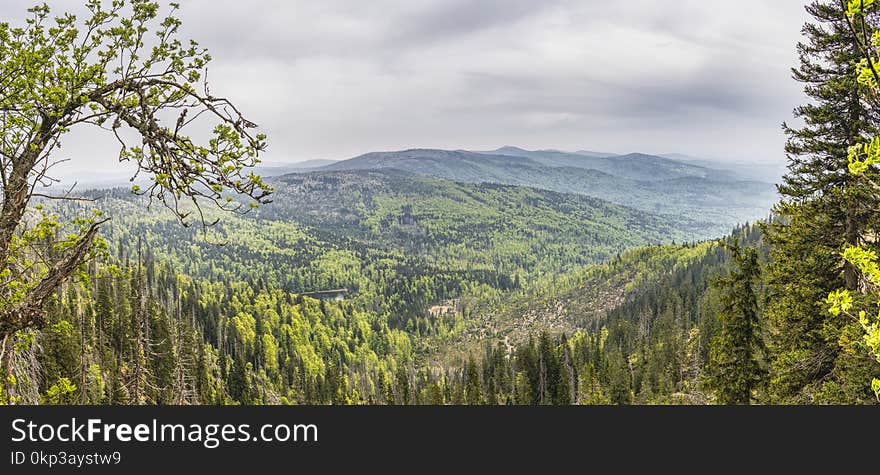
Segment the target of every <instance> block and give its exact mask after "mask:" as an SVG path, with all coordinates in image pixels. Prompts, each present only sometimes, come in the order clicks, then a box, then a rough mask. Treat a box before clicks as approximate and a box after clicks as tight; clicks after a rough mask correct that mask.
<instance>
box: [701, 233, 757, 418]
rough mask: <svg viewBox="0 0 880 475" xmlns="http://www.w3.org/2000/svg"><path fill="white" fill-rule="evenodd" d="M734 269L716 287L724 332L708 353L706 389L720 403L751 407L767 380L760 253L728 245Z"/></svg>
mask: <svg viewBox="0 0 880 475" xmlns="http://www.w3.org/2000/svg"><path fill="white" fill-rule="evenodd" d="M727 247H728V249H729V250H730V252H731V269H730V272H729V274H728V275H727V276H726V277H720V278H718V279H716V280H715V282H713V285H714V286H715V287H716V288H717V289H718V290H719V292H720V294H721V306H722V308H721V312H720V314H719V316H718V319H719V320H720V321H721V332H720V334H719V335H718V336H716V337H715V338H714V339H713V341H712V345H711V350H710V353H709V366H708V370H709V374H708V376H707V378H706V386H707V388H709V389H710V390H712V391H714V393H715V398H716V401H717V402H718V403H720V404H751V402H752V401H753V400H754V398H755V397H754V393H755V390H756V389H757V388H758V386H759V385H760V383H761V382H762V381H763V380H764V376H765V372H766V370H765V368H764V363H763V357H764V339H763V332H762V329H761V320H760V314H759V309H758V297H757V293H756V289H755V286H756V285H757V283H758V281H759V279H760V277H761V268H760V266H759V265H758V252H757V251H756V250H755V249H754V248H750V247H749V248H745V249H741V248H740V247H739V242H738V241H737V240H734V243H733V244H732V245H727Z"/></svg>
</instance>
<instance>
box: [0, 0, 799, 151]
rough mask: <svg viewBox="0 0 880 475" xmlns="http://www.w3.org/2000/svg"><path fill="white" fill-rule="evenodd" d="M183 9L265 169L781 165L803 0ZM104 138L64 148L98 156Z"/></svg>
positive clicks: (528, 0)
mask: <svg viewBox="0 0 880 475" xmlns="http://www.w3.org/2000/svg"><path fill="white" fill-rule="evenodd" d="M31 3H32V2H25V1H20V0H11V1H10V0H4V1H3V2H2V6H0V14H2V17H3V18H4V19H8V20H12V19H14V18H20V17H21V14H20V13H19V12H20V11H22V10H23V8H25V7H26V6H27V5H29V4H31ZM49 3H50V4H52V5H55V6H56V7H57V6H59V5H62V4H65V3H68V2H60V1H57V0H56V1H54V2H49ZM71 3H74V2H71ZM76 3H81V2H76ZM180 3H181V4H182V17H183V20H184V25H183V28H182V36H185V37H192V38H194V39H196V40H198V41H200V43H201V44H202V45H203V46H206V47H208V48H209V50H210V51H211V53H212V55H213V57H214V61H213V63H212V65H211V67H210V80H211V83H212V91H213V92H215V93H217V94H219V95H225V96H228V97H231V98H233V99H234V100H235V101H237V102H238V103H239V105H240V106H241V108H242V109H243V110H244V111H246V112H247V115H249V117H250V118H251V119H252V120H253V121H254V122H256V123H258V124H259V125H260V126H261V127H262V128H263V129H264V130H265V131H266V132H267V133H268V134H269V140H270V149H269V153H268V154H267V155H266V157H265V159H266V160H267V161H273V162H283V161H300V160H306V159H314V158H334V159H341V158H348V157H351V156H354V155H358V154H360V153H364V152H368V151H374V150H397V149H405V148H413V147H431V148H449V149H459V148H461V149H478V150H485V149H494V148H497V147H499V146H502V145H517V146H521V147H525V148H557V149H565V150H578V149H589V150H598V151H609V152H630V151H640V152H650V153H669V152H679V153H685V154H690V155H696V156H704V157H711V158H717V159H725V160H736V161H763V162H781V161H783V159H784V158H783V152H782V147H783V142H784V137H783V135H782V133H781V132H780V124H781V122H783V121H785V120H790V117H791V109H792V108H793V107H795V106H796V105H797V104H798V103H800V102H802V100H803V98H802V93H801V88H800V86H799V85H798V84H797V83H795V82H794V81H792V80H791V79H790V71H789V68H790V67H791V66H793V65H794V64H795V58H796V55H795V44H796V42H797V41H798V39H799V38H800V28H801V26H802V24H803V22H804V21H805V20H806V16H805V14H804V13H803V4H804V1H800V0H772V1H770V0H739V1H736V2H716V1H711V2H710V1H705V0H664V1H657V0H653V1H650V0H627V1H608V0H546V1H539V0H482V1H480V0H371V1H362V0H346V1H343V0H253V1H241V0H182V1H180ZM68 4H69V3H68ZM56 9H57V8H56ZM103 140H105V141H109V144H108V146H107V147H106V150H105V148H104V147H103V146H101V145H100V144H101V143H102V142H101V141H96V140H95V138H93V137H88V138H85V137H83V136H78V137H74V138H72V139H71V140H69V141H68V143H67V144H65V145H66V148H65V153H66V154H70V155H71V156H72V158H75V159H76V160H75V161H76V162H77V163H79V164H81V165H82V166H86V167H104V166H109V165H110V163H111V162H110V161H107V157H108V156H110V157H112V155H113V153H114V152H115V148H114V147H115V145H114V144H113V143H112V138H109V137H103Z"/></svg>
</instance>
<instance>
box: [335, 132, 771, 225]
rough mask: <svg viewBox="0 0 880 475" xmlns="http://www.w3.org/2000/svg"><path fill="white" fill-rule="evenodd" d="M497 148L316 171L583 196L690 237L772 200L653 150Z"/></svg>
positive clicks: (421, 153) (427, 152)
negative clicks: (655, 217) (602, 153)
mask: <svg viewBox="0 0 880 475" xmlns="http://www.w3.org/2000/svg"><path fill="white" fill-rule="evenodd" d="M500 150H501V151H503V152H505V153H507V155H503V154H499V153H495V152H469V151H464V150H455V151H451V150H432V149H414V150H404V151H397V152H373V153H368V154H365V155H361V156H358V157H355V158H352V159H350V160H344V161H341V162H336V163H334V164H331V165H329V166H325V167H321V168H319V169H318V170H317V171H342V170H387V169H396V170H401V171H405V172H409V173H412V174H416V175H422V176H433V177H438V178H444V179H448V180H453V181H458V182H464V183H499V184H508V185H518V186H529V187H534V188H541V189H545V190H551V191H557V192H561V193H575V194H581V195H587V196H592V197H595V198H600V199H603V200H607V201H610V202H612V203H616V204H620V205H624V206H628V207H632V208H635V209H639V210H642V211H648V212H651V213H654V214H663V215H666V216H668V217H672V218H674V219H682V220H687V221H694V222H698V223H701V224H700V225H699V227H698V228H697V229H695V233H694V235H693V236H692V238H693V239H700V238H708V237H716V236H721V235H724V234H726V233H728V232H729V231H730V230H731V229H732V228H733V227H734V226H736V225H737V224H739V223H743V222H746V221H753V220H755V219H760V218H763V217H765V216H766V215H767V213H768V212H769V210H770V207H771V206H772V204H773V203H774V202H775V201H776V194H775V188H774V187H773V186H772V185H770V184H767V183H762V182H757V181H748V180H741V179H738V178H737V177H735V176H732V175H731V174H730V173H726V172H724V171H722V170H715V169H710V168H705V167H701V166H697V165H691V164H687V163H683V162H679V161H675V160H671V159H668V158H663V157H656V156H653V155H644V154H629V155H623V156H619V157H610V158H608V157H606V158H601V157H587V156H583V155H577V154H570V153H566V152H559V151H527V150H522V149H516V148H514V147H505V148H503V149H500ZM496 152H497V151H496Z"/></svg>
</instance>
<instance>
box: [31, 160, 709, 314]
mask: <svg viewBox="0 0 880 475" xmlns="http://www.w3.org/2000/svg"><path fill="white" fill-rule="evenodd" d="M268 181H269V183H271V184H272V185H273V186H274V187H275V189H276V192H275V194H274V195H273V200H274V201H273V203H271V204H269V205H267V206H263V207H260V208H259V209H257V210H255V211H252V212H251V213H249V214H246V215H242V216H235V215H229V214H222V213H219V212H216V211H209V210H205V212H206V213H208V214H207V215H206V218H207V219H208V220H209V221H211V220H213V219H214V218H222V219H221V220H220V221H219V223H218V224H217V225H216V226H213V227H210V228H208V229H206V230H205V229H201V228H200V227H199V226H190V227H183V226H180V224H179V223H178V222H177V220H176V219H175V217H174V216H173V215H172V214H171V213H170V212H167V211H164V210H162V209H161V208H159V209H155V208H154V209H153V210H146V209H145V200H144V199H143V198H141V197H137V196H133V195H131V193H130V192H128V191H127V190H126V189H116V190H101V191H94V192H91V194H90V195H89V196H91V197H93V198H95V199H97V201H96V202H95V203H94V206H97V207H99V208H101V209H102V210H104V211H105V212H106V215H107V216H109V217H111V218H112V221H111V222H110V223H108V224H107V225H105V227H104V229H103V231H102V232H103V233H104V235H105V236H106V237H107V239H108V241H109V242H110V243H111V247H112V248H113V249H114V253H117V254H119V253H120V250H121V249H128V251H129V252H130V251H131V250H132V248H131V243H136V242H139V241H140V240H142V241H143V245H144V246H145V247H146V248H148V249H149V250H150V253H151V254H152V255H154V256H156V258H157V259H160V260H162V261H165V262H169V263H174V266H175V271H176V272H180V273H181V274H183V275H188V276H192V277H193V278H201V279H208V280H211V281H224V282H251V283H255V282H262V284H260V285H268V286H271V287H273V288H279V289H283V290H285V291H290V292H296V293H309V292H315V291H323V290H328V289H343V288H344V289H347V291H348V292H349V295H348V297H347V298H349V299H351V300H353V301H354V302H355V303H357V304H358V305H362V306H363V307H364V308H370V309H372V311H374V312H379V313H381V314H383V315H385V314H386V313H387V315H389V316H390V317H389V318H391V319H392V321H393V322H394V323H395V324H399V325H403V324H405V323H406V322H407V321H408V320H409V319H413V318H421V317H423V316H424V312H425V309H426V308H428V307H430V306H433V305H438V302H442V301H444V300H447V299H458V298H462V297H463V296H466V295H469V294H470V293H471V292H477V291H478V293H479V294H480V295H483V296H489V295H493V294H496V293H498V292H504V291H507V290H510V289H512V288H516V287H518V286H519V285H521V284H520V281H521V280H522V281H529V280H532V279H534V278H537V277H538V276H541V275H552V274H562V273H565V272H568V271H570V270H574V269H577V268H579V267H581V266H584V265H588V264H596V263H599V262H604V261H606V260H608V259H611V258H613V257H614V256H616V255H617V254H619V253H621V252H624V251H626V250H628V249H632V248H635V247H638V246H644V245H656V244H660V243H664V242H669V241H671V240H677V241H679V242H682V241H684V240H686V239H688V238H689V236H690V235H691V234H692V233H693V232H694V231H693V230H694V229H695V228H698V227H699V224H698V223H694V222H691V221H688V220H680V219H671V218H667V217H662V216H655V215H653V214H650V213H646V212H642V211H638V210H634V209H630V208H626V207H623V206H620V205H615V204H612V203H608V202H606V201H602V200H599V199H596V198H591V197H587V196H583V195H575V194H563V193H557V192H552V191H547V190H540V189H535V188H528V187H516V186H510V185H498V184H488V183H482V184H468V183H458V182H452V181H449V180H443V179H439V178H432V177H421V176H415V175H412V174H408V173H405V172H400V171H395V170H378V171H343V172H311V173H298V174H290V175H286V176H283V177H277V178H270V179H268ZM47 205H50V206H53V207H54V209H58V210H59V211H64V208H63V206H64V205H63V204H52V203H47ZM71 206H75V208H74V209H80V208H81V207H82V206H84V205H71ZM219 244H222V245H219ZM255 285H256V284H255Z"/></svg>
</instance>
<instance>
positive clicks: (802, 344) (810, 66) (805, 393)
mask: <svg viewBox="0 0 880 475" xmlns="http://www.w3.org/2000/svg"><path fill="white" fill-rule="evenodd" d="M807 11H808V12H809V14H810V15H811V16H812V17H813V19H814V21H813V23H810V24H807V25H805V26H804V28H803V33H804V36H805V39H804V41H803V42H801V43H800V44H799V45H798V52H799V56H800V66H799V67H798V68H796V69H794V70H793V75H794V79H796V80H797V81H799V82H801V83H803V84H804V91H805V93H806V94H807V95H808V96H809V97H810V98H811V101H810V102H809V103H808V104H804V105H802V106H800V107H798V108H796V109H795V111H794V115H795V117H796V118H798V119H800V120H802V121H803V123H804V125H803V126H802V127H792V126H788V125H783V128H784V131H785V133H786V134H787V136H788V141H787V144H786V147H785V150H786V153H787V156H788V160H789V172H788V173H787V175H786V176H785V177H784V179H783V183H782V184H781V185H780V186H779V192H780V194H781V195H782V198H783V199H782V201H781V202H780V203H779V204H778V205H777V207H776V209H775V213H776V215H777V218H776V219H775V220H774V221H773V222H772V223H771V224H770V225H768V226H766V228H765V231H766V234H767V239H768V242H769V243H770V244H771V245H772V251H771V260H770V263H769V265H768V268H767V276H768V281H769V282H768V284H769V296H768V302H767V306H766V311H765V313H766V315H767V317H768V318H769V320H770V323H771V327H772V328H771V337H772V338H771V349H772V353H773V356H772V369H771V384H770V394H771V400H772V401H773V402H776V403H810V402H832V403H846V402H854V401H857V400H860V399H861V397H860V396H859V394H869V393H870V391H869V389H868V388H867V387H865V385H864V384H863V383H861V382H860V381H864V380H865V379H866V378H865V377H863V376H862V375H861V373H862V372H864V371H865V367H864V366H865V365H864V358H861V357H859V358H853V357H852V356H851V355H852V352H851V351H847V349H846V348H841V340H842V339H841V338H840V336H841V334H842V333H846V332H848V331H849V327H851V326H853V325H857V323H855V322H851V321H849V320H847V319H846V318H845V317H840V316H833V315H831V314H830V313H829V312H828V311H827V308H826V304H825V303H824V300H825V298H826V296H827V295H828V293H829V292H830V291H832V290H834V289H837V288H846V289H855V288H857V287H858V281H859V279H858V273H857V272H856V269H855V268H854V267H853V266H852V265H849V264H847V263H846V262H845V261H844V260H843V259H842V258H841V255H840V252H841V250H842V249H843V248H844V247H845V246H847V245H855V244H858V243H859V242H860V241H861V240H862V238H863V236H864V234H865V230H866V229H867V228H868V227H869V223H870V221H871V220H872V219H873V215H874V210H876V209H877V207H878V201H877V199H876V197H874V196H872V194H871V193H870V190H869V187H867V186H866V185H865V182H864V181H862V180H859V179H857V178H856V177H853V176H852V175H851V174H850V173H848V170H847V166H848V159H847V151H848V148H849V147H850V146H852V145H855V144H857V143H859V142H860V141H861V139H862V137H863V136H865V135H873V134H874V133H875V132H876V125H877V124H878V123H880V122H878V113H877V111H876V110H874V109H872V108H870V107H869V106H868V105H867V104H866V103H865V102H864V101H862V100H861V98H860V94H859V85H858V83H857V81H856V64H857V63H858V61H859V59H860V58H861V57H860V52H859V45H858V40H857V38H856V35H854V34H853V33H852V30H851V29H850V28H849V25H848V24H847V21H846V17H845V16H844V14H843V10H842V8H841V5H840V2H838V1H836V0H835V1H815V2H813V3H812V4H810V5H809V6H807ZM852 385H856V386H855V387H852Z"/></svg>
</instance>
